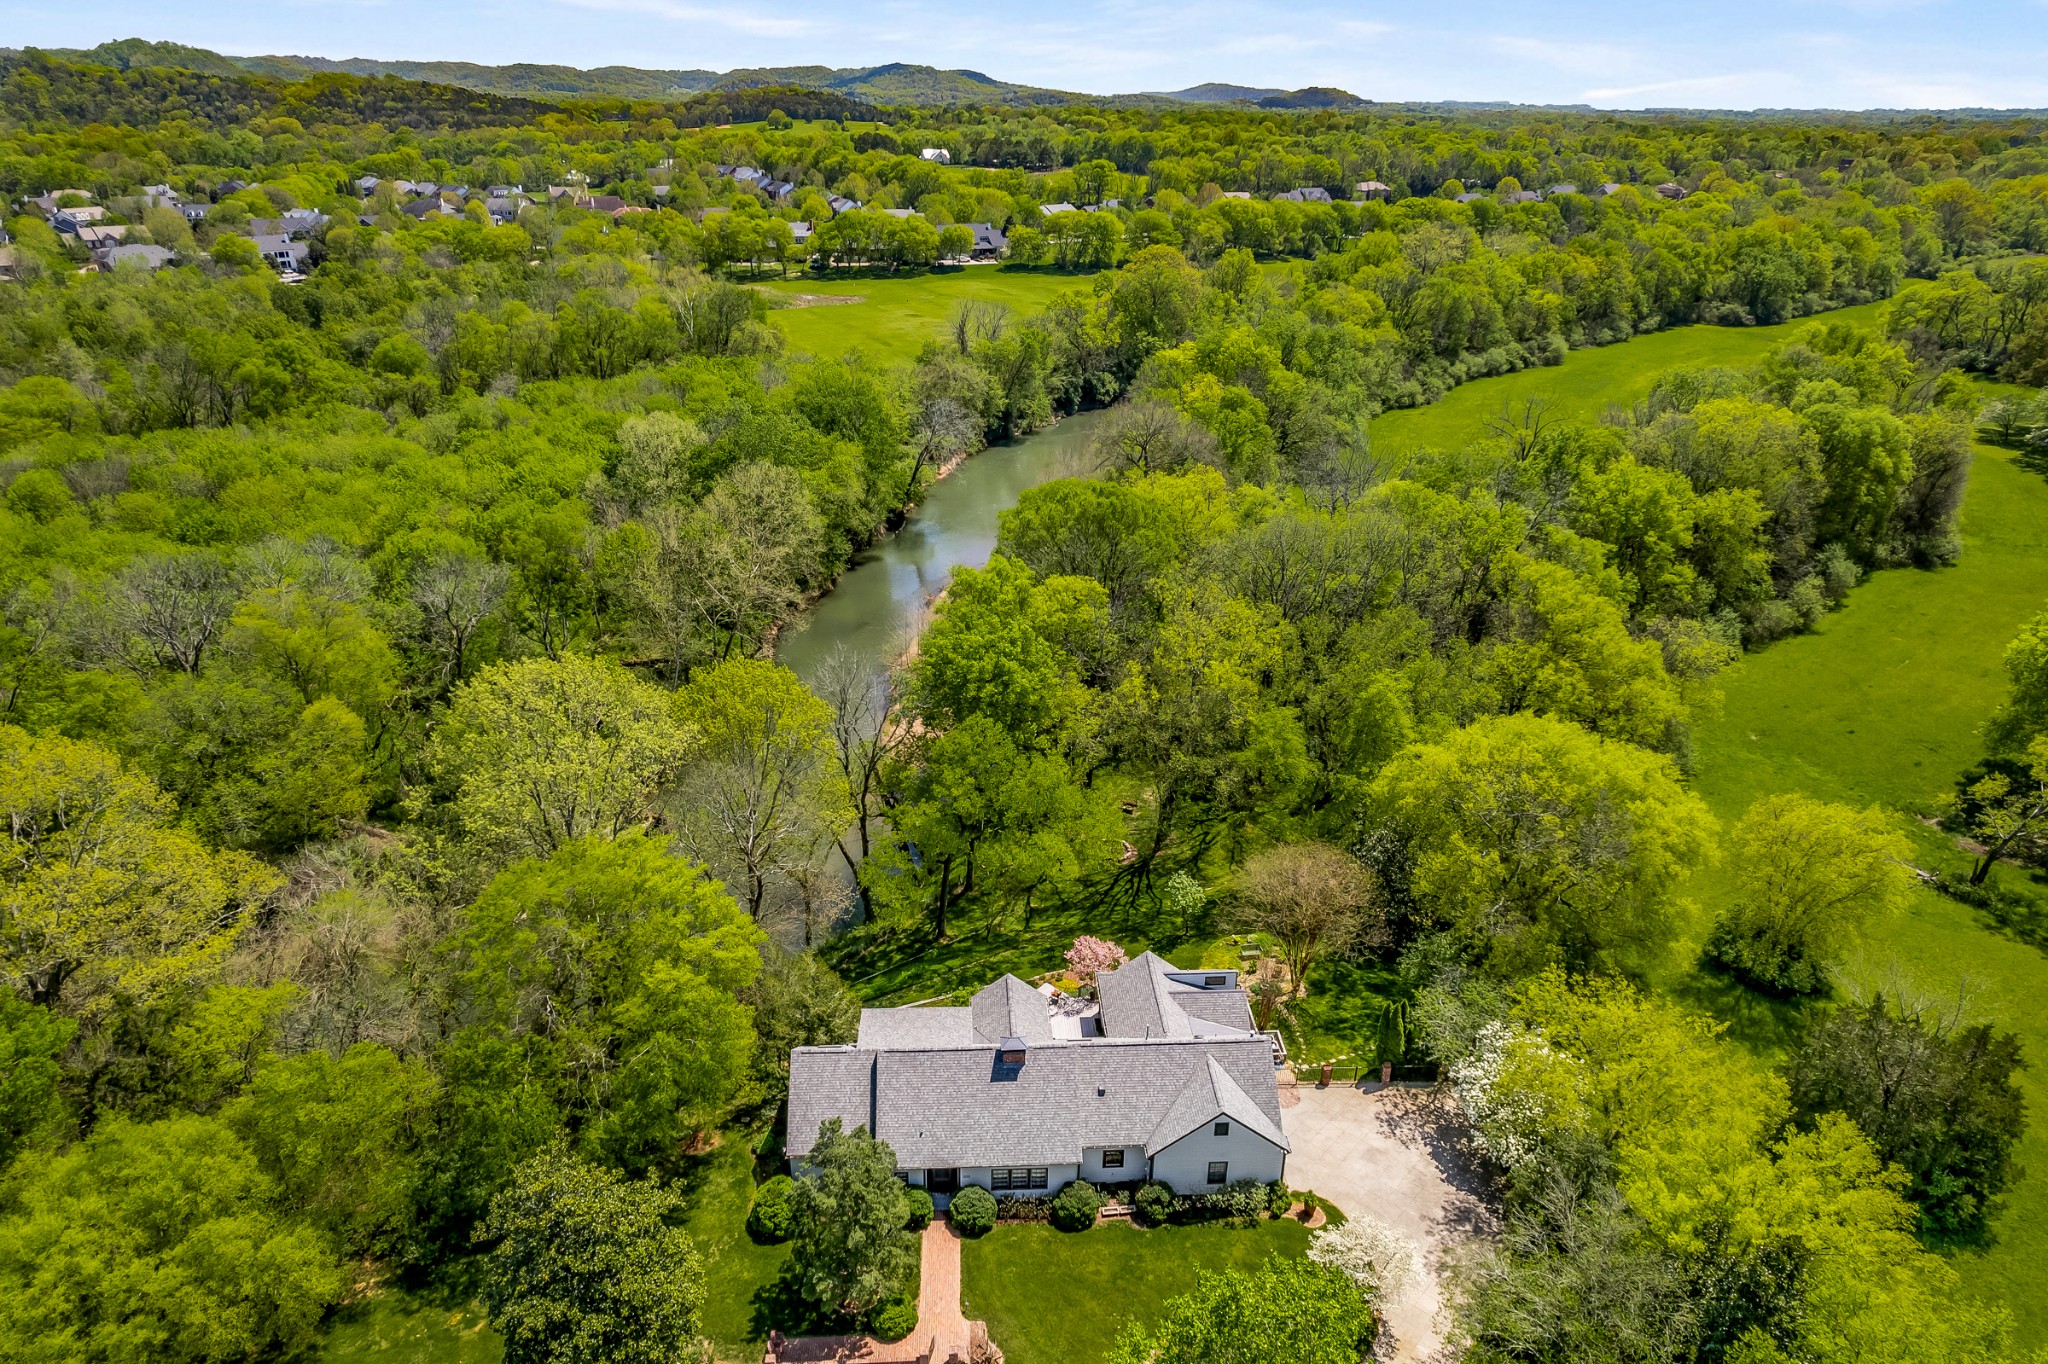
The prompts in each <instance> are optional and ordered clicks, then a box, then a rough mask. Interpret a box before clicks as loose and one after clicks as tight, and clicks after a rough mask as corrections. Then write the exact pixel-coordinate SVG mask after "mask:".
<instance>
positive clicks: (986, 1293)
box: [960, 1218, 1309, 1364]
mask: <svg viewBox="0 0 2048 1364" xmlns="http://www.w3.org/2000/svg"><path fill="white" fill-rule="evenodd" d="M1308 1239H1309V1232H1308V1230H1307V1229H1306V1228H1304V1227H1303V1226H1302V1225H1301V1224H1300V1223H1299V1222H1296V1221H1294V1220H1292V1219H1291V1218H1281V1219H1278V1220H1275V1221H1265V1222H1255V1223H1253V1224H1252V1225H1251V1226H1249V1227H1230V1226H1224V1225H1221V1224H1216V1223H1211V1224H1208V1225H1203V1226H1192V1227H1158V1228H1155V1229H1152V1230H1149V1231H1147V1230H1141V1229H1139V1228H1137V1227H1134V1226H1130V1225H1129V1224H1127V1223H1121V1222H1111V1223H1105V1224H1103V1225H1101V1226H1098V1227H1096V1228H1094V1229H1093V1230H1092V1231H1084V1232H1078V1233H1076V1232H1062V1231H1055V1230H1054V1229H1053V1228H1051V1227H1049V1226H1044V1225H1041V1224H1037V1223H1005V1224H1003V1225H1001V1226H998V1227H997V1228H996V1229H995V1230H994V1231H992V1232H990V1233H989V1234H988V1235H987V1236H984V1237H982V1238H981V1239H980V1240H976V1241H969V1242H967V1243H966V1245H965V1246H963V1247H962V1248H961V1249H962V1255H961V1265H960V1302H961V1307H962V1309H963V1310H964V1311H965V1312H966V1314H967V1316H968V1317H969V1318H970V1319H973V1318H980V1319H982V1320H985V1321H987V1322H988V1330H989V1336H990V1338H991V1339H993V1340H994V1341H995V1342H996V1343H997V1344H998V1345H1000V1346H1002V1347H1003V1356H1004V1358H1006V1359H1008V1360H1009V1361H1010V1364H1096V1361H1099V1360H1103V1359H1106V1358H1108V1356H1109V1351H1110V1348H1111V1347H1112V1346H1113V1345H1114V1344H1115V1343H1116V1337H1117V1333H1118V1332H1120V1331H1122V1330H1123V1328H1124V1324H1125V1323H1126V1322H1131V1321H1136V1322H1142V1323H1144V1324H1147V1325H1149V1324H1151V1323H1152V1322H1154V1321H1157V1320H1158V1318H1159V1313H1160V1310H1161V1308H1162V1307H1164V1305H1165V1303H1166V1300H1167V1299H1168V1298H1172V1297H1176V1296H1178V1295H1180V1294H1182V1293H1185V1292H1187V1291H1188V1290H1190V1289H1192V1288H1193V1287H1194V1286H1195V1277H1196V1275H1197V1274H1199V1273H1200V1272H1201V1271H1203V1270H1220V1269H1250V1268H1253V1267H1254V1266H1256V1265H1257V1264H1258V1263H1259V1262H1260V1261H1262V1260H1264V1259H1265V1258H1266V1257H1267V1256H1269V1255H1301V1254H1303V1253H1305V1252H1306V1251H1307V1249H1308Z"/></svg>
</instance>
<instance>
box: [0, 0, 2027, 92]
mask: <svg viewBox="0 0 2048 1364" xmlns="http://www.w3.org/2000/svg"><path fill="white" fill-rule="evenodd" d="M128 36H138V37H146V38H158V39H168V40H173V41H177V42H185V43H192V44H195V45H197V46H200V47H209V48H213V49H215V50H217V51H222V52H233V53H237V54H249V53H305V54H310V55H315V56H323V57H354V56H362V57H380V58H387V59H390V58H414V59H445V60H463V61H476V62H487V63H500V62H514V61H537V62H561V63H566V64H569V65H573V66H600V65H607V64H621V65H629V66H645V67H658V68H686V67H707V68H711V69H713V70H726V69H729V68H732V67H735V66H781V65H793V64H799V63H819V64H823V65H828V66H864V65H871V64H875V63H879V62H888V61H906V62H925V63H929V64H931V65H934V66H942V67H970V68H974V69H977V70H981V71H985V72H987V73H989V74H990V75H993V76H997V77H1000V78H1002V79H1006V80H1015V81H1023V82H1027V83H1030V84H1035V85H1050V86H1056V87H1060V88H1063V89H1071V90H1084V91H1090V92H1094V93H1102V94H1107V93H1120V92H1126V91H1134V90H1169V89H1178V88H1181V87H1183V86H1187V85H1191V84H1194V83H1196V82H1200V81H1228V82H1232V83H1237V84H1246V85H1273V86H1285V87H1295V86H1302V85H1337V86H1342V87H1343V88H1345V89H1347V90H1351V91H1353V92H1354V93H1356V94H1360V95H1364V96H1367V97H1369V98H1376V99H1389V100H1400V99H1515V100H1525V101H1530V102H1541V103H1586V104H1594V105H1598V106H1601V107H1605V108H1642V107H1646V106H1657V105H1687V106H1694V107H1714V108H1756V107H1760V106H1768V107H1778V108H1789V107H1799V108H1811V107H1818V106H1827V107H1834V108H1871V107H1913V108H1925V107H1954V106H1958V105H1988V106H1995V107H2015V106H2025V107H2048V0H1724V2H1723V3H1716V4H1711V5H1709V4H1697V3H1695V4H1685V5H1674V4H1657V3H1654V0H1652V2H1650V3H1631V2H1630V0H1585V2H1584V3H1579V4H1570V5H1566V4H1556V3H1549V2H1548V0H1523V2H1522V3H1512V2H1511V0H1477V2H1476V3H1474V2H1473V0H1463V2H1461V3H1456V4H1453V3H1437V4H1420V3H1413V2H1412V0H1411V2H1410V3H1402V4H1390V3H1369V2H1361V0H1352V2H1351V3H1329V2H1328V0H1236V2H1235V3H1231V2H1229V0H1186V2H1185V3H1165V2H1163V0H1106V2H1101V3H1084V2H1082V0H1035V3H1030V4H1023V5H1019V4H1015V3H1003V0H998V2H997V3H995V4H987V5H967V4H961V3H958V0H954V2H953V3H940V2H939V0H870V2H867V3H853V4H849V3H846V0H837V2H836V3H835V2H833V0H777V2H776V3H745V2H740V3H732V2H731V0H410V2H408V0H268V2H267V3H262V4H256V3H249V2H248V0H181V2H180V3H177V4H169V3H165V0H98V2H97V3H93V4H73V5H57V4H51V3H49V2H48V0H36V2H35V3H21V0H0V45H5V46H21V45H41V46H51V47H89V46H91V45H93V44H94V43H96V42H100V41H103V40H105V39H108V38H117V37H128Z"/></svg>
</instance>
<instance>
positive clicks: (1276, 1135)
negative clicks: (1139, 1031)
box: [1145, 1055, 1292, 1156]
mask: <svg viewBox="0 0 2048 1364" xmlns="http://www.w3.org/2000/svg"><path fill="white" fill-rule="evenodd" d="M1269 1070H1270V1067H1269ZM1268 1087H1269V1088H1270V1087H1271V1086H1270V1085H1269V1086H1268ZM1219 1115H1220V1116H1222V1117H1225V1118H1229V1119H1231V1120H1232V1121H1234V1122H1237V1123H1240V1124H1242V1125H1243V1126H1245V1127H1247V1128H1249V1129H1251V1130H1252V1131H1254V1132H1256V1133H1258V1134H1259V1135H1260V1136H1262V1137H1264V1138H1265V1139H1266V1140H1267V1141H1270V1142H1272V1143H1273V1144H1274V1145H1275V1146H1277V1147H1279V1148H1280V1149H1281V1150H1283V1151H1286V1150H1290V1149H1292V1148H1291V1147H1289V1145H1288V1144H1287V1134H1286V1133H1285V1132H1282V1131H1281V1130H1280V1122H1279V1116H1278V1112H1277V1110H1276V1112H1275V1114H1274V1116H1272V1117H1270V1118H1269V1117H1268V1116H1266V1114H1265V1112H1264V1111H1263V1110H1261V1109H1260V1107H1259V1105H1258V1104H1257V1103H1255V1102H1254V1101H1253V1100H1252V1097H1251V1095H1249V1094H1247V1093H1245V1092H1244V1090H1243V1088H1242V1087H1241V1086H1239V1084H1238V1083H1237V1081H1236V1080H1234V1079H1232V1078H1231V1076H1230V1073H1229V1072H1228V1071H1226V1070H1225V1069H1224V1068H1223V1066H1222V1064H1221V1063H1220V1062H1218V1061H1217V1059H1216V1058H1215V1056H1213V1055H1211V1056H1210V1057H1208V1058H1207V1064H1206V1065H1204V1066H1202V1067H1201V1068H1200V1069H1198V1070H1197V1071H1196V1073H1195V1074H1194V1076H1193V1077H1192V1078H1191V1080H1190V1082H1189V1084H1188V1085H1187V1087H1186V1088H1185V1089H1183V1090H1181V1092H1180V1096H1179V1097H1178V1098H1176V1099H1175V1100H1174V1101H1173V1104H1172V1105H1171V1106H1170V1107H1169V1108H1168V1109H1167V1110H1166V1112H1165V1113H1163V1114H1161V1115H1160V1118H1159V1122H1158V1125H1157V1126H1155V1127H1154V1128H1153V1129H1152V1133H1151V1135H1150V1137H1149V1138H1148V1139H1147V1140H1146V1142H1145V1154H1146V1155H1148V1156H1156V1155H1158V1154H1159V1153H1160V1152H1161V1151H1163V1150H1165V1149H1166V1148H1167V1147H1169V1146H1171V1145H1173V1144H1174V1143H1175V1142H1177V1141H1179V1140H1180V1139H1181V1138H1182V1137H1185V1136H1187V1135H1188V1134H1189V1133H1191V1132H1196V1131H1199V1130H1200V1129H1201V1128H1203V1127H1205V1126H1207V1125H1208V1124H1209V1123H1211V1122H1214V1121H1215V1120H1216V1118H1217V1117H1218V1116H1219Z"/></svg>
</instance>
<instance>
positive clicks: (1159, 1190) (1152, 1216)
mask: <svg viewBox="0 0 2048 1364" xmlns="http://www.w3.org/2000/svg"><path fill="white" fill-rule="evenodd" d="M1132 1203H1133V1206H1135V1207H1136V1208H1137V1210H1138V1216H1139V1217H1140V1218H1142V1219H1143V1220H1144V1222H1145V1223H1146V1225H1148V1226H1154V1227H1157V1226H1162V1225H1164V1224H1165V1222H1166V1221H1167V1219H1168V1218H1170V1217H1172V1216H1173V1204H1174V1197H1173V1190H1171V1189H1169V1188H1167V1187H1166V1186H1165V1185H1164V1184H1146V1185H1142V1186H1140V1188H1139V1189H1138V1196H1137V1198H1135V1199H1134V1200H1132Z"/></svg>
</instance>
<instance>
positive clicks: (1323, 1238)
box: [1308, 1216, 1422, 1307]
mask: <svg viewBox="0 0 2048 1364" xmlns="http://www.w3.org/2000/svg"><path fill="white" fill-rule="evenodd" d="M1308 1258H1309V1259H1311V1260H1314V1261H1315V1262H1316V1263H1317V1264H1319V1265H1328V1266H1330V1267H1331V1268H1332V1269H1338V1270H1342V1271H1343V1272H1344V1273H1345V1274H1348V1275H1350V1276H1351V1281H1352V1282H1353V1283H1355V1284H1357V1285H1358V1286H1359V1288H1360V1289H1361V1290H1363V1291H1364V1293H1365V1295H1366V1296H1367V1297H1369V1298H1371V1299H1372V1301H1373V1302H1374V1304H1375V1305H1377V1306H1379V1307H1385V1306H1387V1305H1388V1304H1389V1303H1391V1302H1394V1301H1395V1300H1397V1299H1398V1298H1399V1297H1400V1296H1401V1295H1402V1294H1403V1293H1406V1292H1407V1291H1408V1289H1409V1288H1410V1287H1412V1286H1413V1285H1414V1283H1415V1281H1416V1280H1417V1279H1419V1278H1421V1277H1422V1252H1421V1251H1420V1250H1418V1249H1416V1246H1415V1243H1414V1242H1413V1241H1411V1240H1409V1239H1408V1238H1407V1237H1406V1236H1403V1235H1402V1234H1401V1233H1400V1232H1398V1231H1396V1230H1394V1229H1393V1228H1392V1227H1390V1226H1388V1225H1387V1224H1386V1223H1385V1222H1382V1221H1380V1220H1379V1219H1378V1218H1376V1217H1365V1216H1359V1217H1353V1218H1352V1219H1351V1220H1350V1221H1348V1222H1345V1223H1344V1224H1343V1225H1342V1226H1336V1227H1325V1228H1323V1230H1321V1231H1319V1232H1317V1233H1316V1234H1315V1236H1314V1238H1313V1239H1311V1240H1310V1241H1309V1245H1308Z"/></svg>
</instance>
